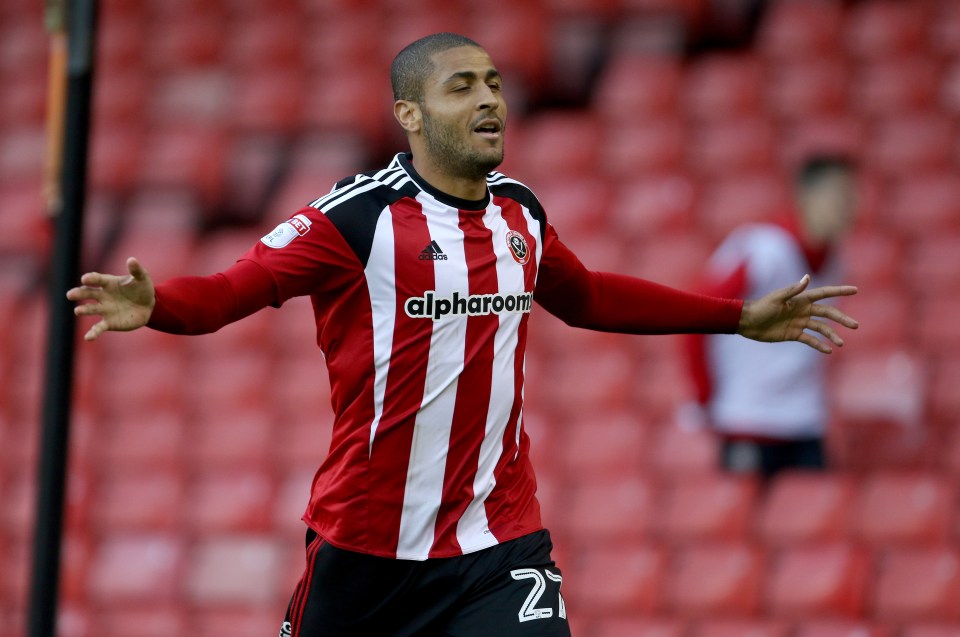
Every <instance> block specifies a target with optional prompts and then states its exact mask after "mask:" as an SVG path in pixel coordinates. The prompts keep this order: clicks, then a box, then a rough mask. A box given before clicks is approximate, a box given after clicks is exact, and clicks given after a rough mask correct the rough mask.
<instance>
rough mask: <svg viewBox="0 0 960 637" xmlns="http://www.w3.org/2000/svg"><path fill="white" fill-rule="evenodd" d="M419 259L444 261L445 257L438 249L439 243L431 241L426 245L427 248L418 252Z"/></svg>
mask: <svg viewBox="0 0 960 637" xmlns="http://www.w3.org/2000/svg"><path fill="white" fill-rule="evenodd" d="M419 258H420V260H421V261H446V260H447V255H445V254H444V253H443V250H441V249H440V244H439V243H437V242H436V241H431V242H430V243H428V244H427V247H426V248H424V249H423V250H422V251H421V252H420V257H419Z"/></svg>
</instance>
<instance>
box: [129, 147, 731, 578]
mask: <svg viewBox="0 0 960 637" xmlns="http://www.w3.org/2000/svg"><path fill="white" fill-rule="evenodd" d="M303 295H309V296H310V297H311V299H312V301H313V308H314V315H315V318H316V324H317V340H318V343H319V345H320V347H321V349H322V350H323V352H324V355H325V356H326V359H327V368H328V371H329V375H330V383H331V395H332V403H333V410H334V414H335V420H334V429H333V440H332V442H331V446H330V451H329V453H328V455H327V458H326V460H325V461H324V462H323V464H322V465H321V467H320V469H319V471H318V472H317V474H316V477H315V479H314V482H313V487H312V492H311V497H310V503H309V505H308V507H307V511H306V513H305V515H304V520H305V521H306V522H307V524H309V525H310V526H311V527H312V528H313V529H314V530H315V531H317V532H318V533H319V534H320V535H321V536H322V537H324V538H325V539H326V540H327V541H329V542H330V543H331V544H334V545H335V546H340V547H342V548H345V549H351V550H355V551H360V552H364V553H370V554H374V555H382V556H389V557H397V558H401V559H412V560H423V559H427V558H430V557H445V556H453V555H460V554H463V553H469V552H472V551H477V550H480V549H482V548H485V547H488V546H491V545H494V544H497V543H499V542H503V541H505V540H509V539H513V538H517V537H520V536H522V535H526V534H528V533H531V532H533V531H536V530H539V529H540V528H542V527H541V522H540V510H539V505H538V504H537V500H536V497H535V495H534V493H535V491H536V481H535V479H534V475H533V469H532V468H531V465H530V460H529V455H528V450H529V440H528V438H527V436H526V434H525V433H524V427H523V409H522V407H523V382H524V350H525V348H526V341H527V329H528V318H529V315H530V314H529V313H530V310H531V305H532V301H533V300H534V298H535V299H536V301H537V303H538V304H539V305H542V306H543V307H544V308H546V309H547V310H548V311H549V312H551V313H553V314H555V315H556V316H559V317H560V318H562V319H563V320H564V321H565V322H567V323H568V324H570V325H572V326H575V327H583V328H588V329H595V330H604V331H610V332H623V333H630V334H666V333H678V332H733V331H735V330H736V328H737V325H738V323H739V319H740V312H741V308H742V302H740V301H736V300H730V299H720V298H715V297H706V296H702V295H697V294H688V293H685V292H681V291H679V290H674V289H671V288H667V287H664V286H661V285H657V284H656V283H652V282H650V281H644V280H643V279H637V278H632V277H625V276H622V275H618V274H611V273H606V272H591V271H588V270H587V269H586V268H585V267H584V266H583V264H581V263H580V261H579V260H578V259H577V258H576V256H574V254H573V253H572V252H570V250H569V249H567V248H566V246H564V245H563V243H562V242H561V241H560V240H559V238H558V237H557V234H556V232H555V231H554V229H553V228H552V227H551V226H550V225H549V224H548V223H547V221H546V217H545V215H544V212H543V209H542V208H541V207H540V204H539V203H538V202H537V199H536V197H534V195H533V194H532V193H531V192H530V190H529V189H528V188H526V187H525V186H523V185H522V184H520V183H518V182H516V181H513V180H512V179H508V178H506V177H505V176H503V175H501V174H499V173H491V174H490V175H489V176H488V178H487V196H486V197H485V198H484V199H483V200H482V201H464V200H461V199H456V198H453V197H450V196H449V195H445V194H443V193H441V192H439V191H437V190H436V189H434V188H432V187H431V186H430V185H429V184H427V183H425V182H424V181H423V180H422V179H421V178H420V177H419V176H418V175H417V174H416V171H414V169H413V166H412V165H411V163H410V160H409V158H408V157H407V156H406V155H398V156H397V157H396V158H395V159H394V160H393V162H391V164H390V165H389V166H388V167H387V168H385V169H384V170H381V171H379V172H372V173H365V174H362V175H357V176H355V177H352V178H350V179H347V180H344V181H342V182H340V183H339V184H337V186H336V187H335V188H334V190H333V191H332V192H331V193H330V194H328V195H327V196H325V197H321V198H320V199H318V200H316V201H315V202H313V204H312V205H311V206H309V207H307V208H304V209H303V210H301V211H300V212H299V213H297V214H296V215H294V216H293V217H292V218H291V219H289V220H288V221H286V222H284V223H281V224H280V225H279V226H277V228H276V229H275V230H274V231H273V232H271V233H270V234H268V235H267V236H265V237H263V238H262V239H261V240H260V242H259V243H257V244H256V245H255V246H254V248H252V249H251V250H250V251H249V252H248V253H247V254H246V255H245V256H244V257H243V258H241V259H240V260H239V261H238V262H237V263H236V264H234V265H233V266H231V267H230V268H229V269H227V270H225V271H224V272H220V273H217V274H215V275H211V276H205V277H198V276H185V277H178V278H175V279H171V280H169V281H166V282H164V283H162V284H159V285H157V286H156V305H155V307H154V309H153V312H152V314H151V316H150V322H149V323H148V325H149V326H150V327H151V328H154V329H158V330H162V331H166V332H171V333H175V334H204V333H209V332H213V331H216V330H217V329H219V328H220V327H223V326H224V325H226V324H228V323H230V322H232V321H236V320H240V319H242V318H243V317H244V316H248V315H249V314H252V313H253V312H256V311H258V310H260V309H261V308H263V307H265V306H267V305H278V304H281V303H283V302H284V301H285V300H286V299H289V298H291V297H294V296H303Z"/></svg>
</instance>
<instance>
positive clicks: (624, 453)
mask: <svg viewBox="0 0 960 637" xmlns="http://www.w3.org/2000/svg"><path fill="white" fill-rule="evenodd" d="M595 413H596V417H595V418H589V419H587V420H581V419H571V420H570V421H568V422H567V424H566V427H565V430H566V436H565V439H564V440H563V442H562V444H560V445H559V449H558V451H557V453H558V455H559V457H557V458H556V459H555V462H557V463H558V464H559V465H560V466H559V467H558V469H560V470H561V471H563V472H564V473H565V474H566V475H575V476H591V478H593V477H600V476H610V477H616V476H629V475H631V474H634V473H637V472H638V471H639V470H640V469H641V466H642V463H643V460H644V457H645V454H646V451H647V449H648V448H649V439H650V433H651V432H650V427H649V426H648V425H647V424H646V423H645V422H643V420H641V418H640V417H639V415H638V414H635V413H632V412H630V411H627V412H609V411H603V410H600V409H598V410H597V411H596V412H595Z"/></svg>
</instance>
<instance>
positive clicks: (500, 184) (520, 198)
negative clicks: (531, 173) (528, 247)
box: [488, 178, 547, 241]
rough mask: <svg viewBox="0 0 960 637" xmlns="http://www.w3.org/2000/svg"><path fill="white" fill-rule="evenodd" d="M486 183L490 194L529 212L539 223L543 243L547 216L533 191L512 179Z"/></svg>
mask: <svg viewBox="0 0 960 637" xmlns="http://www.w3.org/2000/svg"><path fill="white" fill-rule="evenodd" d="M488 183H489V185H490V192H492V193H493V194H494V195H496V196H498V197H508V198H510V199H513V200H514V201H516V202H518V203H519V204H520V205H521V206H523V207H524V208H526V209H527V210H529V211H530V216H531V217H533V218H534V219H536V220H537V221H539V222H540V241H543V239H544V237H545V236H546V234H547V215H546V213H545V212H544V211H543V206H542V205H540V200H539V199H537V196H536V195H535V194H533V191H532V190H530V189H529V188H527V187H526V186H524V185H523V184H521V183H520V182H518V181H514V180H512V179H506V178H502V179H500V180H490V182H488Z"/></svg>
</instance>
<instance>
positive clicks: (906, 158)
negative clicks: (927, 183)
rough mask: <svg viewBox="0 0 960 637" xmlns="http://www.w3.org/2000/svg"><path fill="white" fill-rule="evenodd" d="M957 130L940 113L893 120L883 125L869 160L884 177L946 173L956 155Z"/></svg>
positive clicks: (890, 119)
mask: <svg viewBox="0 0 960 637" xmlns="http://www.w3.org/2000/svg"><path fill="white" fill-rule="evenodd" d="M955 131H956V126H955V125H954V124H953V122H951V121H950V119H949V118H947V117H946V116H945V115H941V114H939V113H937V112H933V113H927V114H917V115H905V116H899V117H891V118H888V119H886V120H884V121H883V122H881V123H880V124H879V126H878V127H877V129H876V132H875V134H874V135H873V138H872V139H871V140H870V142H869V144H868V148H867V151H868V155H867V159H868V161H869V163H870V164H871V166H872V167H873V168H874V169H875V170H878V171H880V172H881V173H882V174H884V175H888V176H897V175H902V174H905V173H910V172H914V173H915V172H918V171H927V170H929V171H938V170H945V169H946V168H948V167H949V166H950V162H951V155H952V154H953V153H954V152H955V148H954V146H955V144H954V141H955V139H956V137H955Z"/></svg>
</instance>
